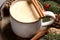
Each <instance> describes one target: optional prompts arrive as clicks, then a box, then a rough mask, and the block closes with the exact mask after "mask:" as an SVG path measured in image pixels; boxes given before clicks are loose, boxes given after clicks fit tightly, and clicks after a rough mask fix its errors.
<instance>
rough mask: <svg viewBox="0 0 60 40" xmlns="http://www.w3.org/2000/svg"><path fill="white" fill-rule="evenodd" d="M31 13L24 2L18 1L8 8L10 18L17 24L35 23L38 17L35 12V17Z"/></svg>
mask: <svg viewBox="0 0 60 40" xmlns="http://www.w3.org/2000/svg"><path fill="white" fill-rule="evenodd" d="M35 11H36V10H35ZM33 13H34V12H33V11H32V10H31V8H30V7H29V5H28V3H27V2H26V1H18V2H16V3H13V4H12V5H11V7H10V14H11V16H12V17H13V18H14V19H16V20H17V21H19V22H25V23H29V22H35V21H37V20H38V18H37V17H39V16H37V15H38V14H36V13H37V12H35V15H34V14H33Z"/></svg>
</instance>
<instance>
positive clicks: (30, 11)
mask: <svg viewBox="0 0 60 40" xmlns="http://www.w3.org/2000/svg"><path fill="white" fill-rule="evenodd" d="M43 13H44V15H45V16H51V17H52V18H53V19H52V20H50V21H48V22H43V21H42V19H41V18H40V16H39V15H38V13H37V11H36V9H35V7H34V5H33V4H32V3H31V4H28V2H27V1H14V2H13V3H12V4H11V6H10V15H11V16H10V22H11V27H12V30H13V32H14V33H15V34H16V35H18V36H20V37H23V38H30V37H32V36H33V35H34V34H36V32H37V31H39V30H40V27H41V26H47V25H50V24H52V23H53V22H54V19H55V15H54V13H53V12H50V11H45V12H43Z"/></svg>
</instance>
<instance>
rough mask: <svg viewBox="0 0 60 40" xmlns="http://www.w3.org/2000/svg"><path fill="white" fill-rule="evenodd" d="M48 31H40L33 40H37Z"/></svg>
mask: <svg viewBox="0 0 60 40" xmlns="http://www.w3.org/2000/svg"><path fill="white" fill-rule="evenodd" d="M46 33H47V30H42V31H40V32H38V33H37V34H36V35H35V36H34V37H33V38H32V39H31V40H37V39H38V38H40V37H42V36H43V35H45V34H46Z"/></svg>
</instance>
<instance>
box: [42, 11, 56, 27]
mask: <svg viewBox="0 0 60 40" xmlns="http://www.w3.org/2000/svg"><path fill="white" fill-rule="evenodd" d="M43 13H44V14H45V16H51V17H52V18H53V19H52V20H50V21H48V22H43V19H41V26H47V25H50V24H52V23H53V22H54V20H55V15H54V13H53V12H50V11H45V12H43Z"/></svg>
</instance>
